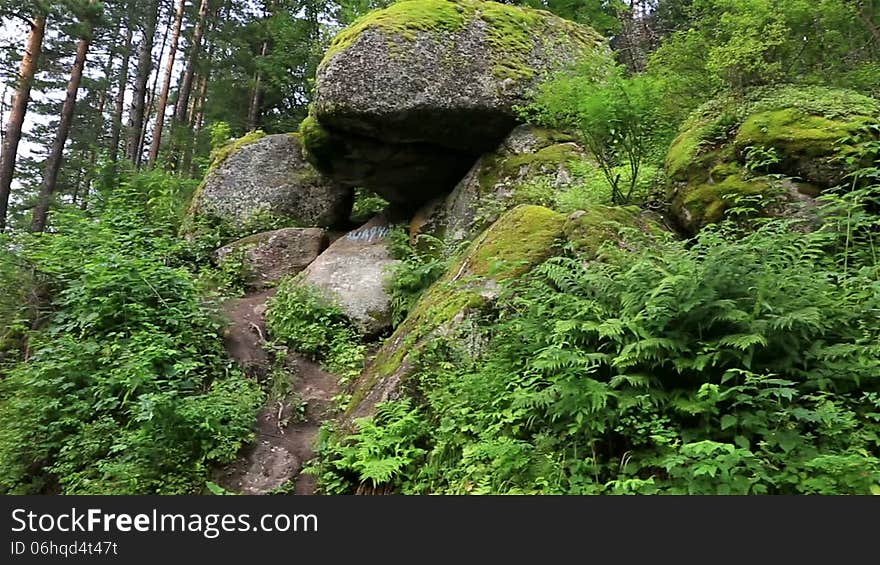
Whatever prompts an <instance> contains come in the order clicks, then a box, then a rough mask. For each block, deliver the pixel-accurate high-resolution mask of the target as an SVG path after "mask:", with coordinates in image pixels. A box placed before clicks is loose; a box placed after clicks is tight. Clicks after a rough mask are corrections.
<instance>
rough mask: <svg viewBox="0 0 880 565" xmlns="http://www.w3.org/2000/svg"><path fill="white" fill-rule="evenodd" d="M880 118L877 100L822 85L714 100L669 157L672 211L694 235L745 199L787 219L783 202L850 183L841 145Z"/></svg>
mask: <svg viewBox="0 0 880 565" xmlns="http://www.w3.org/2000/svg"><path fill="white" fill-rule="evenodd" d="M878 114H880V103H878V102H877V101H876V100H873V99H871V98H867V97H865V96H861V95H859V94H856V93H853V92H850V91H846V90H839V89H830V88H821V87H793V86H792V87H782V88H777V89H759V90H756V91H754V92H752V93H750V94H749V95H748V96H746V97H745V98H744V99H742V100H733V99H720V100H715V101H713V102H711V103H709V104H707V105H706V106H704V107H703V108H701V109H700V110H698V111H697V112H695V113H694V115H693V116H691V118H690V119H688V121H687V122H685V124H684V125H683V126H682V128H681V131H680V134H679V136H678V137H677V138H676V140H675V141H674V142H673V144H672V147H671V149H670V151H669V155H668V156H667V159H666V169H667V174H668V177H669V179H670V188H669V193H668V197H669V199H670V201H671V203H672V211H673V213H674V214H675V216H676V218H677V220H678V221H679V222H680V223H681V225H682V227H684V228H685V229H686V230H687V231H689V232H690V233H696V232H697V231H698V230H699V229H700V228H701V227H703V226H705V225H706V224H709V223H714V222H717V221H719V220H720V219H721V218H722V217H723V216H724V213H725V211H726V210H727V209H728V208H729V207H730V206H732V205H734V203H736V202H737V200H738V199H740V198H741V197H750V198H751V199H752V200H753V201H754V202H753V203H752V205H755V202H757V203H758V204H757V206H758V207H765V206H767V205H770V206H771V209H772V210H775V213H777V214H778V213H786V210H788V209H789V208H790V207H789V206H787V205H784V204H783V205H780V202H783V203H795V202H798V201H804V200H809V199H810V198H811V197H814V196H816V195H818V194H819V192H821V191H822V190H823V189H825V188H829V187H831V186H835V185H836V184H838V183H840V182H841V181H842V180H843V179H844V177H845V175H846V173H847V170H846V166H845V164H844V163H843V162H842V160H840V159H839V157H840V156H841V155H842V149H841V146H840V144H839V140H840V139H842V138H844V137H847V136H849V135H851V134H853V133H854V132H856V131H857V130H859V129H860V128H861V127H863V126H864V125H866V124H868V123H870V122H871V121H872V120H876V116H877V115H878ZM780 177H781V178H780Z"/></svg>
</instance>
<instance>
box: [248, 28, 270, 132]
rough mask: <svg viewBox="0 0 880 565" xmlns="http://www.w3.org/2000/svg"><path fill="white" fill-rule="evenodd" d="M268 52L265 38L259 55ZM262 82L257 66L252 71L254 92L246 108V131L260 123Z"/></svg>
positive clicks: (254, 128)
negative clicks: (255, 70) (253, 71)
mask: <svg viewBox="0 0 880 565" xmlns="http://www.w3.org/2000/svg"><path fill="white" fill-rule="evenodd" d="M268 52H269V41H268V40H266V41H264V42H263V48H262V49H261V50H260V57H265V56H266V54H267V53H268ZM262 82H263V73H261V72H260V70H259V68H258V69H257V72H255V73H254V92H253V95H251V104H250V107H249V108H248V118H247V129H248V131H254V130H256V129H257V127H259V125H260V102H261V98H262V97H261V94H262V93H261V89H262V84H261V83H262Z"/></svg>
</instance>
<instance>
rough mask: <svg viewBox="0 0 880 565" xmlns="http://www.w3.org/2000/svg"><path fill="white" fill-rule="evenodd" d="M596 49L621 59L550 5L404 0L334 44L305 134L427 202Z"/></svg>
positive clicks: (338, 169)
mask: <svg viewBox="0 0 880 565" xmlns="http://www.w3.org/2000/svg"><path fill="white" fill-rule="evenodd" d="M585 57H592V58H596V59H599V60H600V61H601V62H608V63H609V64H610V62H611V56H610V51H609V49H608V47H607V45H606V43H605V41H604V40H603V38H602V37H600V36H599V35H598V34H597V33H596V32H595V31H593V30H592V29H591V28H589V27H586V26H581V25H578V24H574V23H572V22H569V21H566V20H563V19H561V18H559V17H557V16H555V15H553V14H550V13H549V12H545V11H541V10H532V9H528V8H520V7H516V6H508V5H505V4H499V3H496V2H483V1H481V0H405V1H402V2H397V3H395V4H393V5H391V6H389V7H388V8H385V9H383V10H377V11H375V12H371V13H370V14H368V15H367V16H365V17H363V18H361V19H360V20H358V21H357V22H356V23H355V24H354V25H352V26H351V27H349V28H348V29H346V30H344V31H343V32H342V33H340V34H339V35H338V36H337V37H336V38H335V39H334V40H333V42H332V43H331V45H330V48H329V50H328V51H327V54H326V55H325V57H324V59H323V61H322V62H321V64H320V66H319V69H318V74H317V81H316V90H315V102H314V105H313V108H312V115H311V117H310V118H309V119H308V120H306V122H305V123H304V125H303V128H302V129H301V131H302V132H303V134H304V141H305V145H306V148H307V150H308V151H309V154H310V155H311V158H312V160H313V162H314V163H315V164H316V166H318V168H319V169H321V170H322V171H324V172H326V173H327V174H329V175H331V176H333V177H334V178H340V179H345V180H346V181H347V182H356V183H357V184H360V185H363V186H366V187H368V188H370V189H372V190H374V191H376V192H378V193H379V194H381V195H382V196H384V197H385V198H387V199H389V200H391V201H394V202H398V203H409V204H413V203H414V204H418V203H421V202H425V201H427V200H429V199H430V198H431V197H434V196H437V195H438V194H440V193H442V192H448V191H449V190H450V189H451V188H452V187H453V185H454V184H455V182H457V181H458V180H459V178H460V176H461V175H463V174H464V173H465V172H466V171H467V168H468V167H469V166H470V165H471V164H472V163H473V161H474V160H475V159H476V157H477V156H479V155H480V154H482V153H485V152H488V151H492V150H493V149H495V147H497V145H498V144H499V143H500V142H501V140H502V139H503V138H504V137H505V136H506V135H507V134H508V133H509V132H510V130H511V129H512V128H513V127H514V126H515V125H516V123H517V121H518V120H517V114H516V110H515V107H516V106H518V105H523V104H526V103H528V102H529V97H530V92H531V91H532V89H533V88H534V87H535V86H536V85H537V84H538V83H539V82H540V81H541V80H542V79H544V78H545V77H546V76H547V75H548V74H549V73H551V72H553V71H556V70H559V69H562V68H565V67H568V66H569V65H571V64H572V63H574V62H575V61H576V60H579V59H582V58H585ZM415 169H417V170H418V174H419V175H422V176H421V177H418V176H416V174H415ZM456 175H458V178H456ZM414 181H417V182H414Z"/></svg>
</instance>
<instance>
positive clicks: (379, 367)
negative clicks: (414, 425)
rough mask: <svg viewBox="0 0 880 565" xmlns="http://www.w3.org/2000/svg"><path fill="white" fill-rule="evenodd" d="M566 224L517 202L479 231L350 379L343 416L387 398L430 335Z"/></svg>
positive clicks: (523, 265)
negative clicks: (350, 389)
mask: <svg viewBox="0 0 880 565" xmlns="http://www.w3.org/2000/svg"><path fill="white" fill-rule="evenodd" d="M565 223H566V218H565V216H564V215H562V214H559V213H557V212H554V211H552V210H550V209H548V208H544V207H541V206H529V205H524V206H518V207H516V208H514V209H513V210H511V211H509V212H507V213H506V214H504V215H503V216H502V217H501V218H500V219H499V220H498V221H497V222H495V223H494V224H492V226H491V227H490V228H489V229H487V230H486V231H485V232H483V233H482V234H481V235H480V236H479V237H478V238H477V239H476V240H474V243H473V244H472V245H471V246H470V247H469V248H468V250H467V252H466V253H464V254H463V255H462V256H461V257H460V258H459V259H458V260H457V261H455V262H454V264H453V266H452V267H451V268H450V269H449V270H448V271H447V272H446V274H445V275H444V276H443V277H442V278H441V279H440V280H438V281H437V282H436V283H434V284H433V285H432V286H431V287H430V288H429V289H428V290H426V291H425V294H424V295H423V296H422V297H421V298H420V299H419V301H418V302H417V303H416V305H415V307H414V308H413V310H412V311H411V312H410V313H409V315H408V316H407V318H406V320H405V321H404V322H403V323H402V324H401V325H400V326H399V327H398V328H397V330H395V332H394V334H393V335H392V336H391V337H390V338H389V339H388V340H387V341H386V342H385V343H384V345H383V346H382V348H381V349H380V350H379V352H378V353H377V354H376V357H375V358H374V360H373V361H372V363H371V364H370V365H369V366H368V367H367V369H366V370H365V371H364V373H363V374H362V375H361V377H360V378H359V379H358V381H357V382H356V383H355V387H354V395H353V398H352V402H351V403H350V405H349V408H348V411H347V418H348V420H349V421H351V420H352V419H354V418H359V417H363V416H369V415H371V414H372V411H373V408H374V407H375V405H376V404H377V403H380V402H384V401H386V400H392V399H395V398H397V397H398V395H399V394H400V390H401V386H402V385H403V384H404V383H405V381H406V379H407V377H409V376H410V375H411V374H412V371H413V363H414V358H415V357H417V356H418V352H419V351H421V350H422V349H423V348H424V346H425V345H427V344H428V343H429V342H430V341H431V339H432V338H434V337H437V336H439V335H448V334H450V333H451V332H454V331H456V329H457V328H458V327H459V326H461V325H462V324H463V321H464V320H465V319H466V318H467V317H468V316H469V315H471V314H472V313H475V312H478V311H480V310H481V309H482V308H484V307H486V306H487V305H488V304H490V303H491V302H492V301H493V300H494V299H495V298H497V296H498V292H499V283H500V282H501V281H504V280H506V279H510V278H515V277H518V276H521V275H523V274H524V273H526V272H527V271H529V270H530V269H531V268H532V267H534V266H535V265H538V264H540V263H541V262H543V261H544V260H545V259H547V258H548V257H550V256H552V255H553V254H554V253H555V252H556V250H557V246H556V243H557V242H558V241H559V240H561V238H562V236H563V231H564V227H565Z"/></svg>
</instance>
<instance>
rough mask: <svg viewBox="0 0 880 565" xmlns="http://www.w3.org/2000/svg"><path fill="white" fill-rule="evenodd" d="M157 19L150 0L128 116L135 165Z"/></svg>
mask: <svg viewBox="0 0 880 565" xmlns="http://www.w3.org/2000/svg"><path fill="white" fill-rule="evenodd" d="M158 20H159V2H158V0H151V2H150V4H149V12H148V14H147V21H146V23H145V25H144V30H143V31H144V37H143V39H142V40H141V45H140V48H139V49H138V67H137V75H136V78H135V82H134V96H133V99H132V102H131V116H130V117H129V131H130V137H129V140H128V150H127V155H128V158H129V159H130V160H131V162H132V163H134V164H135V166H138V165H140V162H141V151H140V132H141V129H142V128H143V127H144V107H145V102H146V99H147V82H148V81H149V79H150V73H151V72H152V70H153V36H155V35H156V24H157V22H158Z"/></svg>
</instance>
